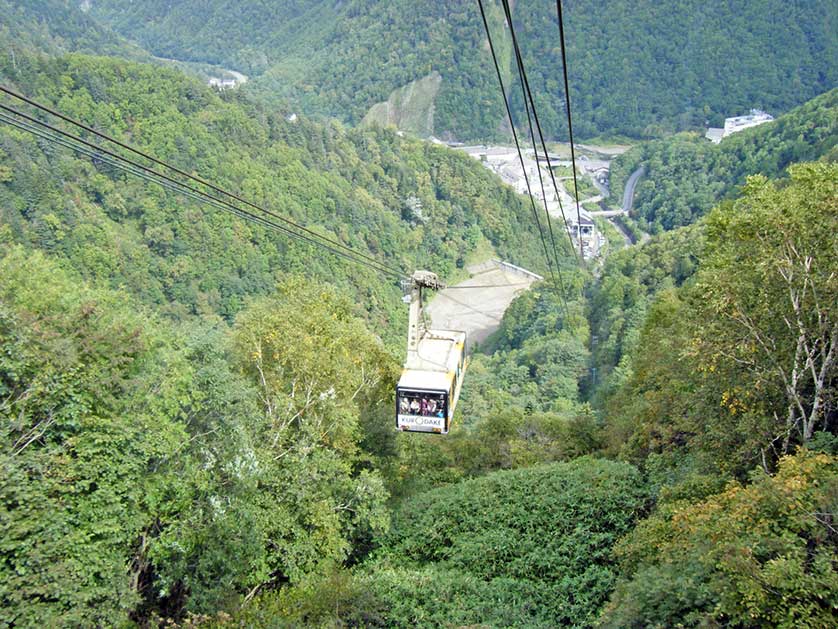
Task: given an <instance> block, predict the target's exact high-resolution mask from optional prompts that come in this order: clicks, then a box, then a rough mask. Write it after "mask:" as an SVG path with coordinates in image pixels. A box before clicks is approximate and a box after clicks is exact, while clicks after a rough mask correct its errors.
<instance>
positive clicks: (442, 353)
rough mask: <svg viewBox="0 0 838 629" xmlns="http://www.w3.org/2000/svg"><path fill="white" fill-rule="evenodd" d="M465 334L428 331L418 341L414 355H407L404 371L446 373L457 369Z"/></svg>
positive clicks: (449, 331)
mask: <svg viewBox="0 0 838 629" xmlns="http://www.w3.org/2000/svg"><path fill="white" fill-rule="evenodd" d="M465 342H466V333H465V332H459V331H455V330H428V331H427V332H426V333H425V335H424V336H423V337H422V338H421V339H420V340H419V346H418V348H417V351H416V353H415V354H412V355H411V354H408V357H407V362H406V363H405V369H416V370H419V371H439V372H442V373H447V372H449V371H453V370H455V369H456V368H457V364H458V363H459V362H460V357H461V356H462V353H463V351H464V350H465Z"/></svg>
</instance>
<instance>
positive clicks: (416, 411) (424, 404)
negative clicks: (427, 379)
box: [399, 391, 447, 417]
mask: <svg viewBox="0 0 838 629" xmlns="http://www.w3.org/2000/svg"><path fill="white" fill-rule="evenodd" d="M399 393H400V394H399V415H413V416H414V417H445V411H446V406H447V404H446V401H447V400H446V398H447V396H446V395H445V393H437V392H432V391H400V392H399Z"/></svg>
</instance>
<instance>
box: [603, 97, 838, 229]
mask: <svg viewBox="0 0 838 629" xmlns="http://www.w3.org/2000/svg"><path fill="white" fill-rule="evenodd" d="M836 147H838V89H834V90H831V91H829V92H827V93H825V94H822V95H821V96H818V97H816V98H814V99H812V100H811V101H809V102H807V103H805V104H803V105H801V106H800V107H798V108H796V109H794V110H792V111H791V112H789V113H788V114H786V115H784V116H781V117H779V118H778V119H777V120H774V121H772V122H769V123H766V124H763V125H760V126H758V127H753V128H751V129H745V130H743V131H740V132H738V133H735V134H733V135H730V136H729V137H726V138H724V139H723V140H722V142H721V143H720V144H713V143H711V142H709V141H707V139H706V138H704V137H703V135H701V134H696V133H683V134H678V135H675V136H673V137H669V138H665V139H661V140H654V141H650V142H643V143H640V144H638V145H637V146H635V147H634V148H633V149H632V150H630V151H628V152H627V153H624V154H623V155H620V156H619V157H618V158H617V159H616V160H615V161H614V163H613V164H612V170H611V181H612V183H613V192H614V194H615V195H616V196H617V197H619V196H620V195H621V194H622V186H623V185H624V183H625V181H626V180H627V179H628V177H629V175H630V174H631V173H632V172H633V171H634V170H635V169H636V168H637V167H639V166H643V167H644V169H645V172H644V174H643V178H642V179H641V181H640V184H639V185H638V186H637V188H636V189H635V193H634V207H633V209H632V213H631V216H632V218H634V219H635V220H637V222H638V223H639V225H640V227H641V228H642V229H643V230H646V231H652V232H658V231H660V230H663V229H673V228H675V227H678V226H681V225H689V224H690V223H692V222H694V221H695V220H696V219H698V218H699V217H700V216H702V215H704V214H706V213H707V212H708V211H710V208H712V207H713V206H714V205H715V204H716V203H718V202H719V201H721V200H722V199H725V198H730V197H732V196H734V195H735V193H736V190H737V188H738V187H739V186H741V185H742V184H744V183H745V179H746V177H747V176H749V175H757V174H761V175H765V176H766V177H771V178H775V177H780V176H782V175H783V173H784V171H785V169H786V168H787V167H788V166H789V165H790V164H794V163H796V162H801V161H810V160H825V161H831V162H835V161H838V148H836Z"/></svg>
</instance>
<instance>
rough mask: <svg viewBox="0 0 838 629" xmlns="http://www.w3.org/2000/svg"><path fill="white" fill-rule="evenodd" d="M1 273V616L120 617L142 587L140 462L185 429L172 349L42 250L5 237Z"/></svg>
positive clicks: (168, 449)
mask: <svg viewBox="0 0 838 629" xmlns="http://www.w3.org/2000/svg"><path fill="white" fill-rule="evenodd" d="M0 277H2V278H3V282H2V283H0V346H2V352H0V399H2V400H3V402H2V405H0V416H2V420H3V429H2V439H1V440H0V444H1V445H0V448H1V449H0V467H2V470H3V473H2V481H0V494H2V497H0V505H2V508H1V509H0V531H1V532H2V534H1V535H0V539H2V542H0V557H2V561H0V571H2V575H0V584H2V585H0V601H2V604H0V608H1V609H2V612H0V622H2V624H3V625H5V626H17V627H34V626H43V625H44V624H46V625H55V626H62V625H63V626H68V625H74V626H94V625H97V624H118V623H119V622H121V621H124V620H125V619H127V615H128V613H129V611H130V610H131V609H132V608H133V607H134V605H135V604H136V603H137V600H138V592H137V588H136V586H137V581H136V580H137V578H138V576H139V575H138V572H139V571H138V568H137V564H136V563H135V562H134V561H133V558H134V557H135V554H134V553H135V552H136V547H135V545H136V544H137V540H138V539H139V538H140V536H141V532H142V530H143V528H144V527H145V526H146V525H147V524H148V522H149V517H150V515H149V503H150V502H152V501H154V500H155V496H157V495H158V494H157V492H158V491H159V487H160V481H161V479H160V478H159V477H156V478H155V477H154V476H150V475H148V470H149V469H150V468H152V467H154V466H155V465H156V464H157V462H159V461H160V460H161V459H162V458H164V457H166V456H169V455H170V454H171V453H172V452H173V451H174V450H175V448H176V445H177V443H178V442H180V441H181V440H182V439H183V438H184V432H183V428H182V426H179V425H178V424H177V422H175V421H173V417H174V414H173V413H174V411H175V410H176V409H177V405H178V397H179V396H180V395H181V394H182V389H181V386H182V382H181V380H180V375H179V366H180V365H179V360H178V358H177V357H176V356H171V354H169V350H168V348H167V342H166V339H165V337H164V336H162V335H160V334H159V333H157V332H156V331H155V330H154V329H153V327H152V324H151V322H150V321H149V320H148V319H146V318H145V317H143V316H142V315H138V314H137V313H135V312H134V311H132V309H131V308H130V307H128V306H127V305H126V304H124V303H123V301H122V296H120V295H117V294H113V293H106V292H97V291H92V290H89V289H86V288H83V287H79V286H77V284H76V282H75V278H72V277H71V276H69V275H67V274H66V273H63V272H62V271H61V270H60V269H58V268H56V267H55V265H53V264H50V263H48V262H47V261H46V260H45V259H44V258H43V256H41V255H38V254H27V253H25V252H24V251H23V250H22V249H20V248H15V249H13V250H11V251H10V252H8V253H7V255H6V256H5V257H4V258H3V259H2V261H0ZM165 362H169V363H170V364H169V365H166V364H164V363H165ZM151 390H154V391H155V392H156V394H155V395H153V396H149V391H151Z"/></svg>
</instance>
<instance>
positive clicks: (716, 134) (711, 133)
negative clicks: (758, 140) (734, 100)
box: [704, 109, 774, 144]
mask: <svg viewBox="0 0 838 629" xmlns="http://www.w3.org/2000/svg"><path fill="white" fill-rule="evenodd" d="M772 120H774V116H772V115H771V114H767V113H765V112H764V111H762V110H760V109H752V110H751V113H750V114H748V115H747V116H735V117H733V118H725V126H724V129H719V128H718V127H710V128H709V129H707V133H706V134H704V137H706V138H707V139H708V140H710V141H711V142H712V143H713V144H718V143H719V142H721V141H722V138H726V137H727V136H729V135H732V134H734V133H738V132H739V131H743V130H745V129H749V128H751V127H756V126H758V125H761V124H765V123H766V122H771V121H772Z"/></svg>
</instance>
